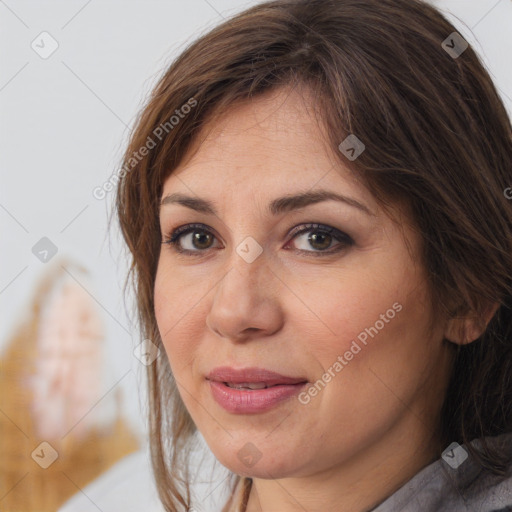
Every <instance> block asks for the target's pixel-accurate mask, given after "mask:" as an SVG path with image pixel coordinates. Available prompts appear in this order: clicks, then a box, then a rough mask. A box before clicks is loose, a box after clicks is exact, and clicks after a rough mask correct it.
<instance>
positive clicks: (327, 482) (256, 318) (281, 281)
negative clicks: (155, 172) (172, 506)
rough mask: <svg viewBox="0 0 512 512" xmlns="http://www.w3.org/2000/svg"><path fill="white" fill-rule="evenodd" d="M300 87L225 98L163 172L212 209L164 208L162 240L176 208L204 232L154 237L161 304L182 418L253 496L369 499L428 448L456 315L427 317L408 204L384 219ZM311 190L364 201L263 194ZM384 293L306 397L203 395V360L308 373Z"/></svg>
mask: <svg viewBox="0 0 512 512" xmlns="http://www.w3.org/2000/svg"><path fill="white" fill-rule="evenodd" d="M312 104H313V103H312V101H311V98H310V97H309V96H308V93H307V91H302V94H300V93H299V91H298V90H290V89H287V88H281V89H278V90H276V91H273V92H271V93H266V94H265V95H263V96H262V95H260V96H257V97H256V98H254V99H253V100H252V101H249V102H244V103H239V104H236V105H234V106H232V108H231V109H230V111H229V112H228V113H227V114H226V115H225V116H223V117H222V119H221V120H220V121H217V122H216V123H215V124H214V125H211V126H209V125H207V126H206V127H205V132H204V134H203V135H204V136H203V137H201V138H199V139H197V140H198V141H199V140H200V143H199V142H197V141H196V143H195V145H194V146H193V151H190V153H189V154H188V155H187V156H186V158H185V159H184V160H183V161H182V162H181V164H180V166H179V167H178V168H177V169H176V170H175V171H174V172H173V173H172V174H171V175H170V176H169V177H168V178H167V179H166V181H165V183H164V187H163V194H162V197H165V196H166V195H168V194H170V193H175V192H180V193H183V194H187V195H190V196H193V197H201V198H204V199H208V200H210V201H212V202H213V203H214V204H215V207H216V209H217V211H218V215H210V214H206V213H201V212H197V211H194V210H192V209H190V208H187V207H185V206H183V205H179V204H167V205H165V206H162V207H161V211H160V224H161V230H162V240H165V239H166V238H167V237H168V235H169V233H170V232H171V231H172V230H173V229H175V228H177V227H179V226H182V225H185V224H188V223H202V224H205V225H206V226H208V229H209V230H210V231H211V239H209V238H208V236H207V235H206V236H207V238H206V240H207V241H206V242H204V241H203V242H202V243H203V245H199V247H197V246H194V244H193V242H192V238H191V235H190V234H188V235H183V236H182V238H181V245H182V247H184V248H188V249H190V250H195V251H196V253H195V254H194V255H184V254H180V253H179V252H177V251H176V250H173V246H171V245H170V244H163V245H162V249H161V253H160V259H159V264H158V270H157V275H156V282H155V290H154V292H155V296H154V298H155V314H156V319H157V323H158V327H159V331H160V333H161V336H162V340H163V343H164V346H165V351H166V353H167V356H168V358H169V362H170V366H171V369H172V371H173V373H174V375H175V378H176V381H177V383H178V389H179V392H180V395H181V397H182V399H183V402H184V403H185V406H186V407H187V409H188V411H189V413H190V415H191V417H192V419H193V420H194V422H195V424H196V425H197V427H198V429H199V430H200V432H201V433H202V435H203V436H204V438H205V440H206V442H207V443H208V445H209V447H210V448H211V450H212V452H213V453H214V455H215V456H216V457H217V459H218V460H219V461H220V462H221V463H222V464H223V465H225V466H226V467H227V468H229V469H230V470H231V471H233V472H235V473H237V474H239V475H243V476H251V477H252V478H253V487H252V490H251V494H250V498H249V504H248V507H247V510H248V512H254V511H259V510H262V511H266V512H269V511H280V512H288V511H298V510H300V511H303V510H308V511H309V512H316V511H322V512H326V511H337V512H345V511H346V512H348V511H350V512H354V511H360V512H363V511H367V510H370V509H371V508H373V507H374V506H376V505H377V504H378V503H380V502H382V501H383V500H384V499H385V498H386V497H388V496H389V495H391V494H392V493H393V492H395V491H396V490H397V489H398V488H400V487H401V486H402V485H403V484H404V483H406V482H407V481H408V480H409V479H410V478H412V477H413V476H414V475H415V474H416V473H417V472H418V471H419V470H420V469H421V468H423V467H424V466H426V465H427V464H428V463H430V462H432V461H433V460H434V459H435V458H436V454H435V450H436V449H437V448H438V446H437V445H438V436H437V425H438V422H439V410H440V407H441V404H442V399H443V395H444V393H445V390H446V386H447V382H448V378H449V374H450V369H451V362H452V358H451V350H450V343H446V342H444V343H443V337H447V338H448V339H452V340H453V341H454V342H460V340H458V339H456V337H455V335H454V332H455V330H454V329H455V328H456V327H457V326H456V325H455V324H454V323H453V322H452V323H450V322H446V321H443V322H441V321H440V322H437V323H436V324H435V325H434V329H432V330H430V331H429V329H428V325H429V321H430V320H431V315H432V310H431V307H430V302H429V292H428V287H427V276H426V272H425V269H424V267H423V265H422V264H421V262H420V258H419V251H420V248H421V239H420V238H419V236H418V234H417V233H416V232H415V230H414V229H413V228H412V227H411V226H410V225H409V223H408V222H407V220H408V217H407V213H406V212H405V210H400V209H397V214H398V215H399V216H400V218H401V219H402V221H401V222H400V223H396V222H394V221H393V220H392V219H391V218H390V217H389V216H387V215H386V214H385V213H384V212H383V211H382V210H381V209H380V208H379V205H378V204H377V202H376V201H375V199H374V198H373V197H372V195H371V194H370V193H369V191H368V190H367V189H366V188H365V187H364V186H363V185H362V184H361V183H360V182H358V181H357V180H356V179H355V177H354V176H353V175H352V174H351V172H350V171H349V170H348V169H346V168H344V167H343V166H342V165H341V164H340V162H339V160H336V159H335V157H334V155H333V153H332V150H330V149H329V147H328V146H327V145H326V137H325V133H324V132H323V130H322V128H321V127H320V126H319V125H318V123H317V122H316V121H315V119H314V117H312V116H311V110H312V107H311V105H312ZM366 142H368V143H369V141H366ZM367 145H369V144H367ZM334 149H335V150H337V148H334ZM318 189H326V190H329V191H335V192H337V193H339V194H343V195H346V196H350V197H351V198H354V199H355V200H357V201H359V202H360V203H362V204H364V205H365V206H366V207H367V208H368V209H369V210H370V212H372V214H371V215H368V214H366V213H364V212H363V211H361V210H359V209H358V208H355V207H353V206H350V205H348V204H345V203H342V202H336V201H333V200H329V201H323V202H319V203H316V204H314V205H309V206H306V207H304V208H302V209H300V210H296V211H291V212H284V213H282V214H279V215H276V216H274V215H271V214H270V213H268V211H267V204H268V203H269V202H270V201H272V200H273V199H275V198H277V197H281V196H284V195H287V194H292V193H299V192H305V191H309V190H318ZM312 222H316V223H320V224H323V225H327V226H332V227H334V228H336V229H338V230H340V231H342V232H344V233H347V234H348V235H349V236H350V237H351V238H352V239H353V240H354V244H353V245H343V244H340V242H338V241H337V240H336V239H335V238H332V239H330V240H331V243H330V245H329V238H328V239H327V242H326V244H325V245H328V247H329V248H328V249H327V251H329V250H332V249H335V248H341V250H340V251H339V252H331V253H325V251H324V253H323V254H320V255H315V254H318V253H319V252H320V251H319V249H318V245H311V243H310V242H308V235H311V234H312V233H317V234H318V230H313V231H309V232H306V233H303V234H301V235H298V236H297V237H295V238H293V237H290V236H289V233H290V230H291V229H292V228H294V227H295V226H300V225H303V224H307V223H312ZM248 236H251V237H252V238H254V239H255V240H256V241H257V242H258V243H259V245H260V246H261V247H262V249H263V252H262V254H261V255H260V256H259V257H258V258H256V260H255V261H254V262H252V263H247V262H246V261H245V260H244V259H243V258H242V257H240V256H239V254H238V253H237V252H236V248H237V246H238V245H239V244H240V243H241V242H242V241H243V240H244V239H245V238H246V237H248ZM203 240H204V239H203ZM209 240H210V242H208V241H209ZM406 241H407V242H408V244H409V246H410V248H409V249H408V247H407V245H406ZM208 243H210V244H211V246H210V247H209V248H204V247H208ZM321 247H325V246H322V245H321ZM294 249H302V251H303V252H299V251H296V250H295V251H294ZM315 251H316V252H315ZM395 303H398V304H400V305H401V306H402V309H401V311H400V312H397V313H396V315H395V316H394V318H393V319H391V320H389V321H388V322H386V323H385V326H384V327H383V328H382V329H380V330H379V332H378V334H377V335H375V336H374V337H373V338H370V337H369V338H368V343H367V345H366V346H364V345H363V346H362V349H361V351H360V352H359V353H357V354H356V355H355V356H354V357H353V359H352V360H351V361H349V362H348V364H347V365H346V366H344V367H343V369H342V370H341V371H339V372H338V373H336V376H335V377H333V378H332V379H331V381H330V382H328V383H327V385H326V386H325V388H324V389H322V390H321V391H320V392H319V393H318V394H317V395H316V396H315V397H313V398H311V400H310V402H309V403H307V404H303V403H301V402H300V401H299V400H298V399H297V398H292V399H289V400H287V401H285V402H282V403H281V404H280V405H278V406H277V407H275V408H273V409H271V410H270V411H267V412H264V413H261V414H232V413H229V412H227V411H225V410H224V409H223V408H222V407H220V406H219V405H218V404H217V403H216V402H215V401H214V400H213V397H212V395H211V391H210V387H209V383H208V381H207V380H205V377H206V375H207V374H208V373H209V371H211V370H212V369H213V368H215V367H217V366H224V365H226V366H232V367H235V368H243V367H248V366H258V367H263V368H267V369H270V370H273V371H277V372H279V373H281V374H284V375H290V376H294V377H305V378H306V379H307V380H308V381H309V382H310V383H315V382H316V381H317V380H318V379H320V378H322V375H323V374H324V373H325V372H326V371H327V370H328V369H329V368H330V367H332V366H333V364H334V363H335V362H336V361H337V358H338V356H340V355H343V354H344V353H345V352H346V351H347V350H349V348H350V345H351V343H352V341H353V340H355V339H356V338H357V336H358V334H359V333H361V332H362V331H364V330H365V328H369V327H370V326H374V325H375V323H376V321H377V320H379V319H380V318H381V316H380V315H382V314H385V313H386V311H387V310H389V309H390V308H392V306H393V304H395ZM477 334H478V333H474V335H475V336H476V335H477ZM248 442H251V443H252V444H253V445H254V446H255V447H256V448H257V450H258V451H259V452H260V453H261V458H260V460H259V461H258V462H257V463H256V464H255V465H254V466H252V467H247V466H246V465H245V464H244V463H243V462H242V460H240V458H239V457H238V455H237V454H238V452H239V450H241V449H242V448H243V447H244V446H245V445H246V443H248Z"/></svg>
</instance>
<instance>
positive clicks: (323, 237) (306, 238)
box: [290, 224, 354, 256]
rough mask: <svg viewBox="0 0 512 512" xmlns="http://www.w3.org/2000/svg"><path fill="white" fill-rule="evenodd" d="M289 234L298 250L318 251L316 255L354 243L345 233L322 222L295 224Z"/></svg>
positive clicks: (331, 251) (328, 252)
mask: <svg viewBox="0 0 512 512" xmlns="http://www.w3.org/2000/svg"><path fill="white" fill-rule="evenodd" d="M290 234H291V235H293V240H292V242H294V243H295V244H296V246H298V247H295V248H296V249H297V250H298V251H301V252H309V253H319V254H318V255H320V254H322V253H324V254H325V253H327V254H331V253H335V252H339V251H341V250H342V249H344V248H346V247H350V246H351V245H354V241H353V240H352V238H350V236H348V235H347V234H346V233H343V232H342V231H339V230H338V229H336V228H333V227H331V226H325V225H322V224H305V225H302V226H297V228H295V229H294V230H292V232H291V233H290ZM336 241H337V242H338V244H336V243H334V250H333V242H336ZM311 248H313V250H311ZM316 255H317V254H315V256H316Z"/></svg>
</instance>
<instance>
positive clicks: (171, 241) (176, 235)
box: [162, 223, 354, 256]
mask: <svg viewBox="0 0 512 512" xmlns="http://www.w3.org/2000/svg"><path fill="white" fill-rule="evenodd" d="M194 231H204V232H206V233H209V234H211V235H213V236H215V235H214V234H213V233H212V231H211V230H210V229H208V227H207V226H206V225H204V224H185V225H184V226H180V227H178V228H176V229H175V230H174V231H172V232H171V233H170V234H169V235H168V236H167V237H165V239H164V241H163V242H162V244H167V245H169V247H170V248H171V250H174V251H176V252H178V253H180V254H187V255H191V256H201V255H203V254H204V253H205V252H206V251H208V250H209V249H211V248H209V249H205V250H201V249H198V250H195V251H191V250H189V249H182V248H181V247H180V245H179V241H180V239H181V237H182V236H183V235H186V234H188V233H190V232H194ZM309 231H312V232H320V233H326V234H329V235H331V236H332V237H333V239H334V240H337V241H338V242H340V243H341V248H338V249H336V250H324V251H322V250H320V251H319V250H311V251H305V250H302V249H295V251H296V252H299V253H307V254H311V255H314V256H323V255H326V254H334V253H338V252H340V251H342V250H343V249H344V248H347V247H350V246H352V245H354V241H353V240H352V238H351V237H350V236H349V235H347V234H346V233H343V232H342V231H339V230H338V229H336V228H333V227H331V226H326V225H324V224H317V223H311V224H303V225H301V226H297V227H296V228H294V229H292V231H291V232H290V235H293V237H292V240H293V239H295V238H297V237H298V236H299V235H303V234H304V233H308V232H309Z"/></svg>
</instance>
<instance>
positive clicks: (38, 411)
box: [30, 274, 104, 439]
mask: <svg viewBox="0 0 512 512" xmlns="http://www.w3.org/2000/svg"><path fill="white" fill-rule="evenodd" d="M80 280H81V282H84V280H85V275H84V274H81V275H80ZM103 339H104V335H103V326H102V323H101V319H100V317H99V314H98V311H97V306H96V304H95V303H94V300H93V299H92V298H91V297H90V295H89V294H88V293H87V292H86V291H85V290H84V289H83V288H82V286H80V284H78V283H77V282H76V281H75V280H73V279H72V278H71V277H70V276H69V275H66V274H64V275H62V276H61V278H60V280H59V281H57V283H56V284H55V286H54V287H53V289H52V290H51V292H50V293H49V294H48V299H47V301H46V303H45V304H44V306H43V308H42V312H41V318H40V324H39V328H38V335H37V342H36V345H37V359H36V364H35V373H34V375H33V376H32V378H31V379H30V384H31V387H32V391H33V397H34V399H33V403H32V408H31V409H32V414H33V416H34V422H35V426H36V431H37V435H38V436H39V437H40V438H42V439H57V438H61V437H63V436H65V435H66V434H67V433H68V432H69V431H70V430H71V429H72V432H73V436H74V437H77V438H83V437H84V436H85V434H86V432H87V431H88V430H89V429H90V428H91V426H93V425H94V424H95V423H96V417H95V414H94V411H93V410H92V409H93V408H94V406H95V404H96V403H97V402H98V400H100V398H101V389H102V388H101V381H102V364H103V354H102V344H103Z"/></svg>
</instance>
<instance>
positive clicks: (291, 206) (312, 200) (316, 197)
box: [160, 190, 375, 217]
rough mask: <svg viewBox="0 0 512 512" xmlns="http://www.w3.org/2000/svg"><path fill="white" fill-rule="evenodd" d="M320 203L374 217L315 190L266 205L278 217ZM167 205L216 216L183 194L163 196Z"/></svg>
mask: <svg viewBox="0 0 512 512" xmlns="http://www.w3.org/2000/svg"><path fill="white" fill-rule="evenodd" d="M322 201H339V202H342V203H346V204H348V205H349V206H352V207H354V208H357V209H359V210H361V211H363V212H364V213H366V214H367V215H370V216H372V217H375V213H373V212H372V211H371V210H370V209H369V208H368V207H367V206H365V205H364V204H362V203H360V202H359V201H356V200H355V199H353V198H352V197H348V196H344V195H341V194H336V193H335V192H331V191H329V190H315V191H312V192H304V193H302V194H294V195H287V196H283V197H279V198H277V199H274V200H273V201H272V202H270V203H269V205H268V211H269V212H270V213H271V214H272V215H279V214H280V213H284V212H289V211H292V210H298V209H300V208H304V207H306V206H309V205H311V204H316V203H320V202H322ZM168 204H180V205H182V206H185V207H186V208H190V209H191V210H195V211H198V212H201V213H205V214H208V215H215V216H217V215H218V213H217V210H216V209H215V206H214V205H213V203H212V202H211V201H208V200H206V199H201V198H198V197H192V196H187V195H185V194H180V193H177V192H176V193H173V194H169V195H167V196H165V197H164V198H163V199H162V201H161V202H160V207H162V206H165V205H168Z"/></svg>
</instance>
